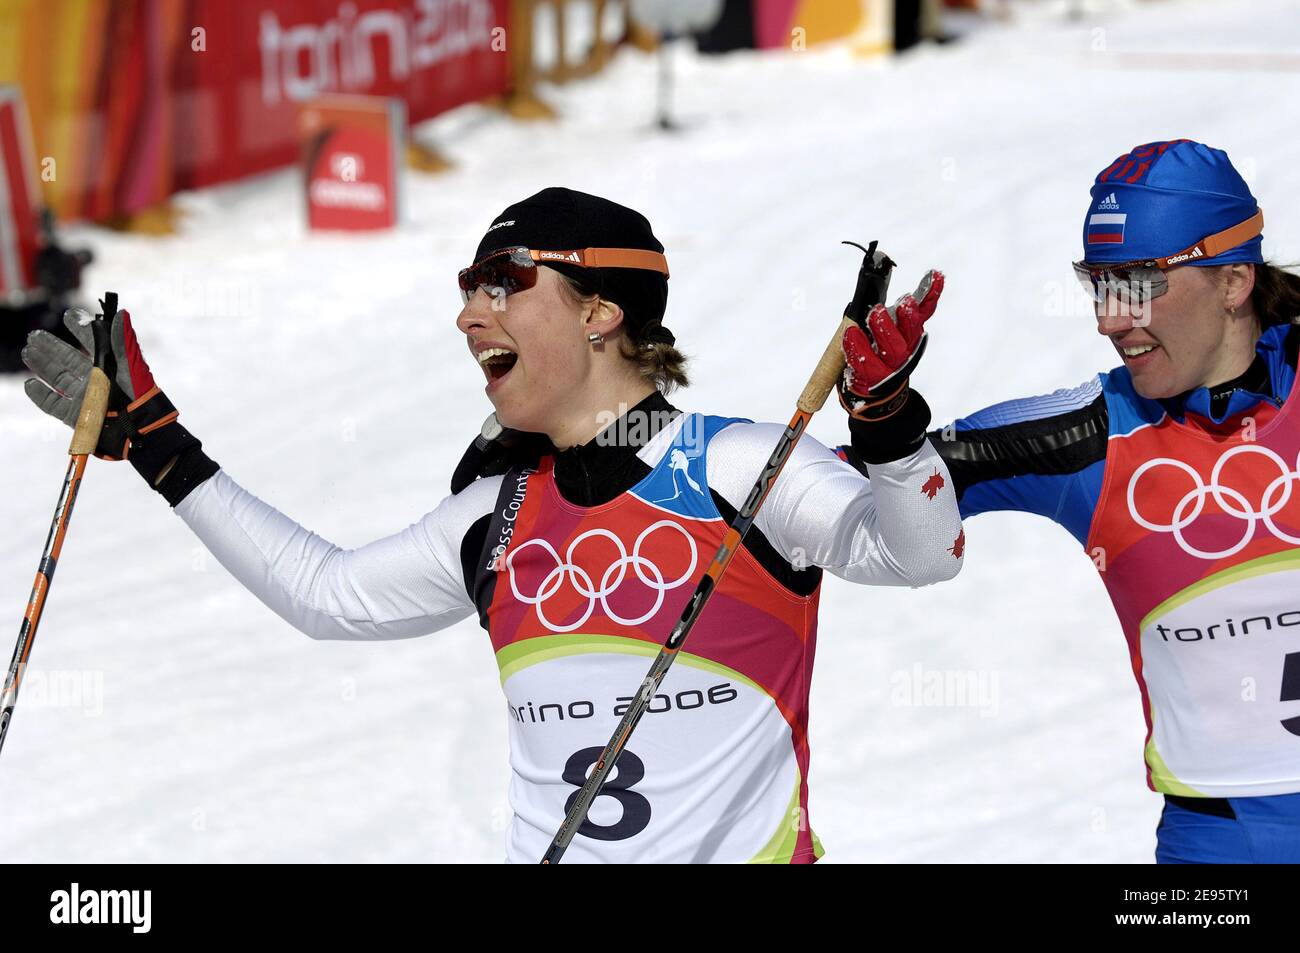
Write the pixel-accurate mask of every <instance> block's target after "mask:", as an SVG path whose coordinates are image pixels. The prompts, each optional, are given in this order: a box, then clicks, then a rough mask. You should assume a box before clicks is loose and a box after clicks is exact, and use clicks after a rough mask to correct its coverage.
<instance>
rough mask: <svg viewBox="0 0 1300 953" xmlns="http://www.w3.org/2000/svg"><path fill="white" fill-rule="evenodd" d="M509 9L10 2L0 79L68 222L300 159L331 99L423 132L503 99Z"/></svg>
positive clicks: (241, 1) (315, 2) (378, 0)
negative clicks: (377, 102)
mask: <svg viewBox="0 0 1300 953" xmlns="http://www.w3.org/2000/svg"><path fill="white" fill-rule="evenodd" d="M510 6H511V4H510V2H509V0H238V2H235V0H112V2H110V0H3V4H0V27H3V29H0V83H3V82H15V83H17V84H18V85H19V86H21V87H22V88H23V90H24V92H25V94H26V99H27V103H28V107H29V110H30V112H31V117H32V125H33V131H34V138H35V141H36V150H37V154H38V155H39V156H41V157H45V158H49V159H52V160H53V162H54V165H53V166H52V168H53V167H57V170H58V174H57V176H51V177H50V178H49V180H48V181H44V182H42V186H43V188H44V192H45V200H46V202H47V203H49V204H50V205H51V206H52V207H54V208H55V210H56V211H57V212H58V213H59V215H60V217H63V218H96V219H99V218H105V217H108V216H111V215H119V214H123V213H130V212H134V211H138V210H140V209H142V208H145V207H147V206H149V205H152V204H155V203H157V202H160V201H162V200H164V199H165V198H166V197H167V196H168V195H170V194H171V193H172V192H174V191H176V190H177V189H183V188H194V187H198V186H204V185H211V184H213V183H215V182H221V181H226V180H229V179H235V178H239V177H241V176H245V175H249V174H252V173H256V172H262V171H265V170H267V169H272V168H276V167H278V166H283V165H287V164H289V163H292V162H294V161H296V159H297V158H298V155H299V152H298V138H297V115H298V111H299V108H300V106H301V104H302V103H304V102H306V101H308V100H311V99H313V98H315V97H316V96H318V95H321V94H323V93H345V94H362V95H375V96H394V97H399V98H401V99H402V100H403V101H404V102H405V103H406V108H407V114H408V115H409V117H410V120H411V121H412V122H419V121H420V120H423V119H428V118H429V117H431V116H435V115H437V114H438V113H441V112H444V111H446V110H448V109H450V108H452V107H454V106H458V105H461V104H463V103H467V102H472V101H474V100H478V99H482V98H484V97H486V96H489V95H493V94H496V93H501V92H504V91H505V90H506V88H507V86H508V83H509V80H510V76H509V55H508V53H507V51H506V27H507V25H508V17H509V11H510Z"/></svg>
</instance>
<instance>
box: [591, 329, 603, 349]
mask: <svg viewBox="0 0 1300 953" xmlns="http://www.w3.org/2000/svg"><path fill="white" fill-rule="evenodd" d="M587 340H588V341H590V342H591V343H592V345H593V346H594V345H597V344H604V343H605V336H604V335H603V334H597V333H596V332H595V331H592V332H591V333H590V334H588V335H587Z"/></svg>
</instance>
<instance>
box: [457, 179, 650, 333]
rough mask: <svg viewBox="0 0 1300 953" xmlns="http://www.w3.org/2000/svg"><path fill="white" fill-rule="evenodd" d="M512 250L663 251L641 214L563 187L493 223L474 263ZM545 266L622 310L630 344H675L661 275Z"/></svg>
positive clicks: (545, 191)
mask: <svg viewBox="0 0 1300 953" xmlns="http://www.w3.org/2000/svg"><path fill="white" fill-rule="evenodd" d="M516 245H522V246H524V247H525V248H532V249H536V250H538V251H567V250H569V249H575V248H641V249H645V250H647V251H654V252H659V253H661V254H662V253H663V250H664V246H663V245H662V244H661V243H660V242H659V239H657V238H655V236H654V232H652V231H651V230H650V223H649V222H648V221H647V220H646V217H645V216H644V215H642V214H641V213H640V212H637V211H634V210H632V209H630V208H628V207H626V206H624V205H619V204H618V203H617V202H611V201H610V200H609V199H603V198H601V197H600V196H598V195H588V194H587V193H586V192H575V191H573V190H572V189H561V188H549V189H542V191H540V192H538V193H537V194H536V195H531V196H529V197H528V198H526V199H524V200H523V201H522V202H516V203H515V204H514V205H511V206H510V207H509V208H507V209H506V210H505V211H504V212H502V213H501V214H500V215H498V216H497V217H496V218H495V219H493V220H492V226H491V227H490V228H489V229H488V230H487V233H486V234H485V235H484V236H483V240H482V241H480V242H479V243H478V251H477V252H476V253H475V255H474V260H475V261H479V260H480V259H482V258H484V257H485V256H487V255H489V254H491V253H492V252H494V251H499V250H500V249H502V248H512V247H514V246H516ZM546 267H547V268H554V269H555V270H556V271H558V272H560V273H561V274H564V275H567V276H569V277H570V278H573V279H574V280H576V281H577V282H578V283H579V284H581V285H582V286H583V287H585V288H589V289H591V290H592V291H593V292H595V293H596V294H599V295H600V296H601V297H602V298H605V299H607V300H609V301H612V302H614V303H615V304H617V305H618V306H619V307H621V308H622V309H623V316H624V319H625V320H626V321H627V323H628V326H629V328H630V329H631V330H632V332H633V333H632V339H633V340H634V341H662V342H664V343H666V344H672V343H673V341H674V338H673V335H672V332H671V331H669V330H668V329H667V328H665V327H664V326H663V324H662V322H663V317H664V309H665V308H666V307H667V306H668V278H667V277H666V276H665V275H663V274H660V273H659V272H657V271H646V270H643V269H640V268H583V267H581V266H578V265H563V264H557V263H555V262H552V261H548V262H547V263H546Z"/></svg>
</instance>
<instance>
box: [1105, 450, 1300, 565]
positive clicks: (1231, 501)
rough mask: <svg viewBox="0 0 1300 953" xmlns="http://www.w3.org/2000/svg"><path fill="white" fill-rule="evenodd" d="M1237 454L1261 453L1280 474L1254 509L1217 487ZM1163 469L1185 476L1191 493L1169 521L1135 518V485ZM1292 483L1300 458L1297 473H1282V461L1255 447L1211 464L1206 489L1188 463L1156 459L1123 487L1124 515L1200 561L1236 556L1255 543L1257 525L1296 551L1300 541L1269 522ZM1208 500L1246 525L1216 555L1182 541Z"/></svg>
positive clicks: (1226, 454) (1299, 475)
mask: <svg viewBox="0 0 1300 953" xmlns="http://www.w3.org/2000/svg"><path fill="white" fill-rule="evenodd" d="M1240 453H1258V454H1262V455H1263V456H1264V457H1266V458H1267V459H1268V460H1269V462H1271V463H1272V464H1273V465H1274V466H1276V467H1277V469H1278V470H1279V475H1278V476H1276V477H1274V478H1273V480H1272V481H1271V482H1270V483H1269V484H1268V486H1267V487H1265V488H1264V493H1263V498H1262V499H1261V500H1260V503H1259V506H1258V508H1257V507H1255V506H1254V505H1253V504H1252V503H1251V502H1250V501H1249V500H1248V499H1247V498H1246V496H1245V494H1243V493H1242V492H1241V491H1239V490H1235V489H1233V488H1232V487H1229V486H1224V485H1223V484H1221V483H1220V482H1219V478H1220V477H1221V476H1222V475H1223V466H1224V464H1226V463H1227V462H1228V461H1229V460H1230V459H1231V458H1232V457H1234V456H1236V455H1237V454H1240ZM1162 466H1170V467H1174V468H1175V469H1178V470H1181V471H1182V472H1184V473H1186V474H1187V475H1188V476H1190V477H1191V478H1192V480H1193V482H1194V483H1195V488H1194V489H1191V490H1188V491H1187V493H1186V494H1184V495H1183V498H1182V499H1180V500H1179V501H1178V503H1177V504H1176V505H1175V506H1174V512H1173V519H1172V521H1171V522H1169V523H1154V522H1152V521H1150V520H1148V519H1146V518H1145V517H1143V516H1142V515H1141V514H1140V513H1138V510H1137V504H1136V503H1135V502H1134V499H1133V497H1134V491H1135V490H1136V489H1137V485H1138V481H1139V480H1140V479H1142V476H1143V474H1145V473H1146V472H1147V471H1148V470H1154V469H1155V468H1156V467H1162ZM1292 481H1300V455H1297V457H1296V470H1295V471H1292V470H1289V469H1287V465H1286V461H1284V460H1283V459H1282V458H1281V457H1280V456H1278V455H1277V454H1276V453H1274V452H1273V451H1272V450H1270V449H1269V448H1268V447H1263V446H1259V445H1258V444H1245V445H1241V446H1236V447H1232V448H1231V449H1229V450H1227V451H1226V452H1224V453H1223V454H1222V455H1221V456H1220V457H1219V459H1218V461H1217V462H1216V463H1215V464H1214V469H1213V470H1212V471H1211V472H1210V482H1209V483H1208V484H1206V482H1205V481H1204V480H1202V479H1201V475H1200V473H1198V472H1197V471H1196V469H1195V468H1194V467H1192V466H1190V465H1189V464H1186V463H1184V462H1183V461H1181V460H1172V459H1170V458H1169V457H1156V458H1155V459H1152V460H1148V461H1147V462H1146V463H1144V464H1142V466H1140V467H1138V468H1137V470H1135V471H1134V472H1133V476H1132V478H1131V479H1130V480H1129V483H1128V511H1129V515H1130V516H1132V517H1133V520H1134V522H1136V523H1137V524H1138V525H1139V526H1142V527H1144V528H1146V529H1149V530H1151V531H1152V532H1155V533H1173V535H1174V539H1175V540H1176V541H1177V542H1178V545H1179V547H1180V548H1181V549H1182V550H1183V552H1185V553H1187V554H1188V555H1189V556H1196V557H1198V558H1200V559H1223V558H1225V557H1227V556H1232V555H1235V554H1236V553H1239V552H1241V550H1242V549H1244V548H1245V547H1246V546H1247V545H1248V544H1249V543H1250V541H1251V539H1253V538H1254V536H1255V528H1256V526H1257V525H1258V523H1259V521H1261V520H1262V521H1263V523H1264V525H1265V526H1266V527H1267V528H1268V531H1269V532H1270V533H1272V534H1273V536H1274V537H1275V538H1276V539H1280V540H1282V541H1283V542H1285V543H1290V544H1291V545H1293V546H1300V537H1297V536H1292V535H1290V534H1289V533H1287V532H1286V531H1285V530H1282V529H1280V528H1279V527H1278V526H1277V525H1276V524H1275V523H1274V522H1273V517H1274V516H1275V515H1276V514H1277V513H1278V512H1279V511H1281V509H1282V508H1283V507H1284V506H1286V505H1287V503H1288V502H1290V500H1291V483H1292ZM1207 497H1213V498H1214V502H1215V503H1217V504H1218V506H1219V509H1220V510H1222V511H1223V513H1224V515H1226V516H1232V517H1236V518H1237V519H1239V520H1244V521H1245V524H1246V525H1245V528H1244V530H1243V532H1242V535H1241V538H1240V539H1238V540H1237V541H1236V542H1235V543H1233V544H1232V545H1231V546H1229V547H1228V548H1227V549H1221V550H1216V551H1208V550H1204V549H1200V548H1198V547H1196V546H1194V545H1193V544H1192V543H1189V542H1188V541H1187V539H1186V538H1185V537H1184V536H1183V530H1185V529H1187V527H1189V526H1191V525H1192V524H1193V523H1195V522H1196V520H1197V518H1198V517H1199V516H1200V515H1201V513H1202V511H1203V510H1204V509H1205V500H1206V498H1207Z"/></svg>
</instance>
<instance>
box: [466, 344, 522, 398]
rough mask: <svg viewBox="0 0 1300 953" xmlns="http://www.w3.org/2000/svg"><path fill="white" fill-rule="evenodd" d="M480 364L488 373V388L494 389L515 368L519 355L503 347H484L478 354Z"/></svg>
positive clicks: (484, 371)
mask: <svg viewBox="0 0 1300 953" xmlns="http://www.w3.org/2000/svg"><path fill="white" fill-rule="evenodd" d="M476 356H477V357H478V363H479V366H480V367H482V368H483V373H484V374H486V375H487V380H488V390H493V389H494V388H495V387H496V386H497V385H499V384H500V383H501V382H502V381H503V380H505V379H506V377H508V376H509V374H510V372H511V371H512V370H513V369H514V366H515V364H516V362H518V360H519V355H518V354H516V353H514V352H513V351H508V350H506V349H505V348H503V347H489V348H484V349H483V350H482V351H480V352H479V353H478V354H477V355H476Z"/></svg>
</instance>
